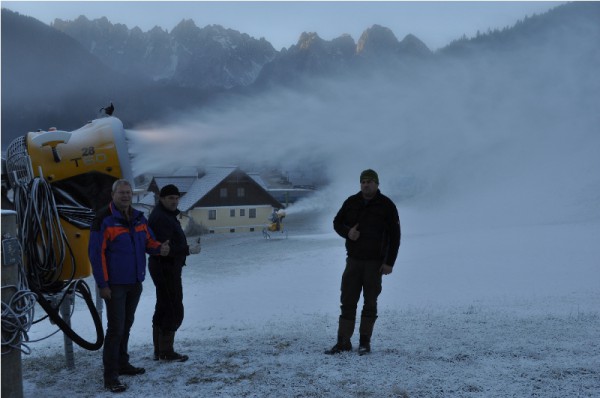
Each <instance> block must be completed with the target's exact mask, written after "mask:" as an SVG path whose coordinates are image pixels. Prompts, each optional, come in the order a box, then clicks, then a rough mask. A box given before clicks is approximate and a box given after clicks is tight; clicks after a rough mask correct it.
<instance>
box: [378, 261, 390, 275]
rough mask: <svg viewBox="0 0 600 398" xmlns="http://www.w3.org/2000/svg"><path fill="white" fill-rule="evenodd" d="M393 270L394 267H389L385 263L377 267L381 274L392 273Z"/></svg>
mask: <svg viewBox="0 0 600 398" xmlns="http://www.w3.org/2000/svg"><path fill="white" fill-rule="evenodd" d="M393 270H394V268H393V267H390V266H389V265H387V264H383V265H382V266H381V268H379V272H381V273H382V274H383V275H389V274H391V273H392V271H393Z"/></svg>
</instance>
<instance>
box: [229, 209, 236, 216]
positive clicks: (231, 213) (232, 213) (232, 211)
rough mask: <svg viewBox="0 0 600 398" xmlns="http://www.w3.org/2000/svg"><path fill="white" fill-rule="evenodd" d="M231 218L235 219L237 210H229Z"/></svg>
mask: <svg viewBox="0 0 600 398" xmlns="http://www.w3.org/2000/svg"><path fill="white" fill-rule="evenodd" d="M229 217H235V209H231V210H229Z"/></svg>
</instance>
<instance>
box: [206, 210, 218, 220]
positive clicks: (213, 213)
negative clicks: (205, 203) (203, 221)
mask: <svg viewBox="0 0 600 398" xmlns="http://www.w3.org/2000/svg"><path fill="white" fill-rule="evenodd" d="M208 219H209V220H216V219H217V211H216V210H209V211H208Z"/></svg>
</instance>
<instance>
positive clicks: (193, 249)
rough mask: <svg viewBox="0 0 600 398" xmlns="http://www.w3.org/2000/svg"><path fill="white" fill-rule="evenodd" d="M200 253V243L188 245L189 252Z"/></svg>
mask: <svg viewBox="0 0 600 398" xmlns="http://www.w3.org/2000/svg"><path fill="white" fill-rule="evenodd" d="M198 253H200V245H197V244H196V245H192V246H190V254H198Z"/></svg>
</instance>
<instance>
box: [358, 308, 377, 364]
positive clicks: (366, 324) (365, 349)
mask: <svg viewBox="0 0 600 398" xmlns="http://www.w3.org/2000/svg"><path fill="white" fill-rule="evenodd" d="M375 319H377V318H369V317H365V316H363V317H361V318H360V327H359V329H358V332H359V333H360V342H359V344H358V355H365V354H368V353H370V352H371V335H372V334H373V327H374V326H375Z"/></svg>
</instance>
